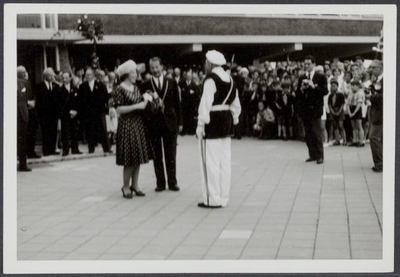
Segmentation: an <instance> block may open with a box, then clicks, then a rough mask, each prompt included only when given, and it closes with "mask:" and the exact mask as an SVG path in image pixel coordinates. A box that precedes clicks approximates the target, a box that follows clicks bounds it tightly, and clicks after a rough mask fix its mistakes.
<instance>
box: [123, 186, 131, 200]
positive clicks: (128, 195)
mask: <svg viewBox="0 0 400 277" xmlns="http://www.w3.org/2000/svg"><path fill="white" fill-rule="evenodd" d="M121 191H122V196H123V197H124V198H129V199H130V198H132V192H131V193H129V194H125V191H124V189H123V188H122V189H121Z"/></svg>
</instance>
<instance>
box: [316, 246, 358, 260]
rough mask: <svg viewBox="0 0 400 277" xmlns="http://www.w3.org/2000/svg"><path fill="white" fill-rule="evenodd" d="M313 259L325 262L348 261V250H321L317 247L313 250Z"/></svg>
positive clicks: (321, 248)
mask: <svg viewBox="0 0 400 277" xmlns="http://www.w3.org/2000/svg"><path fill="white" fill-rule="evenodd" d="M314 259H317V260H318V259H321V260H322V259H327V260H348V259H350V249H346V248H341V249H337V248H330V247H329V248H323V247H318V246H317V248H316V249H315V255H314Z"/></svg>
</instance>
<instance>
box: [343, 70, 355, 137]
mask: <svg viewBox="0 0 400 277" xmlns="http://www.w3.org/2000/svg"><path fill="white" fill-rule="evenodd" d="M351 79H353V74H351V72H349V71H347V72H346V73H345V75H344V80H343V83H342V88H341V92H342V93H343V95H344V101H345V102H344V108H343V109H344V121H343V126H344V130H345V131H346V139H347V143H351V142H352V141H353V127H352V126H351V119H350V97H349V96H350V95H351V94H352V91H351V84H350V83H351Z"/></svg>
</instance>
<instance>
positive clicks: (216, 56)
mask: <svg viewBox="0 0 400 277" xmlns="http://www.w3.org/2000/svg"><path fill="white" fill-rule="evenodd" d="M206 58H207V60H208V61H209V62H210V63H212V64H215V65H224V64H226V60H225V57H224V55H222V54H221V53H220V52H218V51H216V50H211V51H208V52H207V54H206Z"/></svg>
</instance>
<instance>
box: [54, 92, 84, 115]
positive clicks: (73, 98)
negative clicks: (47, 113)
mask: <svg viewBox="0 0 400 277" xmlns="http://www.w3.org/2000/svg"><path fill="white" fill-rule="evenodd" d="M58 103H59V106H60V107H61V109H60V117H61V118H69V117H70V113H69V112H70V111H78V110H79V104H80V103H79V90H78V89H77V88H76V87H74V86H73V85H72V84H71V87H70V91H69V92H68V90H67V88H66V87H65V86H64V85H63V86H61V87H60V91H59V97H58Z"/></svg>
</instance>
